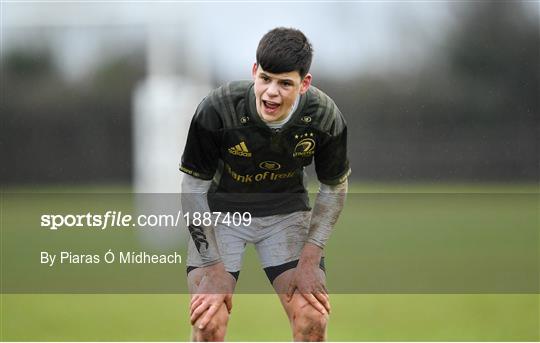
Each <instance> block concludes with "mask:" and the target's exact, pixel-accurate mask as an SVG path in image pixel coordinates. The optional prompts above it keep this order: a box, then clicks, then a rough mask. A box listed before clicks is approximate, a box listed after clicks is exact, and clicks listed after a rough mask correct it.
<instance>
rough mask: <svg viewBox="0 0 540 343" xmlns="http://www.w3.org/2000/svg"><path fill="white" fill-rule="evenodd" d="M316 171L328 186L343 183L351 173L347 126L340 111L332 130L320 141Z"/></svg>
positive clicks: (316, 153)
mask: <svg viewBox="0 0 540 343" xmlns="http://www.w3.org/2000/svg"><path fill="white" fill-rule="evenodd" d="M315 171H316V172H317V178H318V179H319V181H320V182H321V183H323V184H326V185H337V184H340V183H343V182H345V180H346V179H347V177H348V176H349V175H350V173H351V169H350V167H349V160H348V158H347V125H346V123H345V120H344V119H343V117H342V114H341V113H340V112H339V111H337V113H336V115H335V120H334V122H333V123H332V126H331V128H330V130H329V131H328V132H326V133H325V134H324V135H323V137H321V138H320V140H319V147H318V148H317V149H316V151H315Z"/></svg>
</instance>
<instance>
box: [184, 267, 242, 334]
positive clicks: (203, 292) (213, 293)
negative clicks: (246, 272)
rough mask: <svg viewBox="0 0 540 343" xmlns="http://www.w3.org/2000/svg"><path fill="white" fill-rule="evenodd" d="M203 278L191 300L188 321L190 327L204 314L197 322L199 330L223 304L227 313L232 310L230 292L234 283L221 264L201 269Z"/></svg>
mask: <svg viewBox="0 0 540 343" xmlns="http://www.w3.org/2000/svg"><path fill="white" fill-rule="evenodd" d="M202 268H203V269H204V271H205V274H204V276H203V277H202V278H201V281H200V283H199V285H198V287H197V294H195V295H194V296H193V298H192V299H191V305H190V321H191V325H194V324H195V322H196V321H197V320H198V319H199V318H200V317H201V315H202V314H203V313H205V312H206V313H205V315H204V317H203V318H202V319H201V321H200V322H199V329H201V330H202V329H204V328H205V326H206V325H207V324H208V323H209V322H210V320H211V319H212V317H213V316H214V315H215V314H216V313H217V311H218V310H219V308H220V307H221V305H222V304H223V303H225V305H226V306H227V311H229V313H231V310H232V292H233V288H232V287H233V286H234V281H232V280H231V278H232V276H231V275H230V274H229V273H228V272H227V271H226V270H225V267H224V266H223V263H218V264H215V265H212V266H208V267H202Z"/></svg>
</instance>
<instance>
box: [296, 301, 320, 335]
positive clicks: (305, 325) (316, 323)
mask: <svg viewBox="0 0 540 343" xmlns="http://www.w3.org/2000/svg"><path fill="white" fill-rule="evenodd" d="M327 324H328V314H322V313H321V312H319V311H318V310H317V309H316V308H315V307H313V306H312V305H310V304H306V305H305V306H303V307H300V308H298V309H297V310H296V311H294V313H293V318H292V325H293V334H294V339H295V340H296V341H309V342H313V341H317V342H320V341H324V340H325V339H326V326H327Z"/></svg>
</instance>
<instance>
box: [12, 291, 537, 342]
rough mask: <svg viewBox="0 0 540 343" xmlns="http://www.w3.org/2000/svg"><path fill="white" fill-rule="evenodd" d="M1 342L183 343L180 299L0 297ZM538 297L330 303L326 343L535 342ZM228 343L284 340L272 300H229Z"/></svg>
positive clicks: (363, 298) (347, 297)
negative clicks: (143, 342) (147, 342)
mask: <svg viewBox="0 0 540 343" xmlns="http://www.w3.org/2000/svg"><path fill="white" fill-rule="evenodd" d="M2 304H3V305H2V318H3V319H2V337H1V338H2V340H7V341H34V340H40V341H122V340H128V341H139V340H152V341H160V340H167V341H171V340H177V341H178V340H180V341H182V340H188V339H189V330H190V328H189V326H188V325H187V321H188V315H187V308H188V296H186V295H148V294H147V295H3V296H2ZM538 304H539V297H538V295H389V294H385V295H380V294H379V295H358V294H341V295H333V296H332V306H333V314H332V315H331V318H330V324H329V339H330V340H333V341H385V340H399V341H408V340H414V341H423V340H428V341H449V340H452V341H508V340H510V341H537V340H538V338H539V336H538ZM227 339H228V340H235V341H246V340H248V341H250V340H261V341H287V340H290V339H291V336H290V330H289V324H288V322H287V320H286V317H285V314H284V312H283V311H282V310H281V308H280V305H279V301H277V298H276V296H275V295H268V294H266V295H262V294H258V295H253V294H251V295H246V294H240V295H235V298H234V309H233V314H232V316H231V321H230V326H229V331H228V335H227Z"/></svg>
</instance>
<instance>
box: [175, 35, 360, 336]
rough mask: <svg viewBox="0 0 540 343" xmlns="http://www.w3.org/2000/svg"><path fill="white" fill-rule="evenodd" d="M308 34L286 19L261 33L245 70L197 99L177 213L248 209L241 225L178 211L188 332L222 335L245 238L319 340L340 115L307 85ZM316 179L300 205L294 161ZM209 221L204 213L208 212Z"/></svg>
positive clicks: (340, 168) (340, 177) (337, 199)
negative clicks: (184, 221) (245, 76)
mask: <svg viewBox="0 0 540 343" xmlns="http://www.w3.org/2000/svg"><path fill="white" fill-rule="evenodd" d="M312 54H313V50H312V46H311V44H310V42H309V41H308V39H307V38H306V37H305V36H304V34H303V33H302V32H301V31H299V30H296V29H289V28H276V29H273V30H271V31H270V32H268V33H267V34H266V35H264V36H263V38H262V39H261V41H260V43H259V46H258V48H257V54H256V63H255V64H254V65H253V68H252V76H253V81H236V82H230V83H228V84H227V85H224V86H222V87H220V88H218V89H215V90H214V91H212V92H211V93H210V94H209V95H208V96H207V97H206V98H205V99H203V101H202V102H201V103H200V105H199V106H198V108H197V110H196V112H195V115H194V117H193V120H192V122H191V126H190V128H189V134H188V139H187V143H186V147H185V150H184V154H183V155H182V161H181V165H180V169H181V170H182V171H183V172H184V173H185V175H184V178H183V181H182V208H183V211H184V213H192V214H194V213H199V214H204V213H209V212H212V211H216V212H222V213H234V212H240V213H245V212H249V213H250V214H251V216H252V217H253V218H252V220H251V221H250V223H249V225H247V224H246V225H239V226H236V225H231V224H230V223H224V222H219V221H217V222H212V223H211V224H210V225H205V224H204V223H202V224H201V223H198V224H201V225H195V221H193V222H192V223H189V222H188V227H189V231H190V233H191V238H192V239H190V241H189V248H188V260H187V265H188V267H187V271H188V285H189V289H190V292H191V294H192V298H191V299H192V300H191V309H190V313H191V324H192V325H193V330H192V339H193V340H196V341H221V340H223V339H224V338H225V332H226V329H227V322H228V319H229V314H230V312H231V308H232V293H233V291H234V288H235V285H236V281H237V280H238V277H239V273H240V269H241V264H242V256H243V253H244V249H245V247H246V244H247V243H253V244H254V245H255V248H256V249H257V252H258V255H259V257H260V260H261V264H262V267H263V268H264V271H265V272H266V275H267V276H268V279H269V280H270V282H271V283H272V286H273V287H274V289H275V291H276V293H277V294H278V296H279V298H280V300H281V303H282V305H283V307H284V309H285V311H286V313H287V316H288V318H289V321H290V323H291V328H292V333H293V338H294V339H295V340H297V341H322V340H325V338H326V326H327V321H328V314H329V313H330V302H329V297H328V291H327V289H326V286H325V273H324V257H323V248H324V246H325V244H326V242H327V241H328V238H329V236H330V233H331V230H332V228H333V226H334V224H335V223H336V221H337V219H338V217H339V214H340V212H341V210H342V208H343V204H344V201H345V196H346V192H347V177H348V176H349V174H350V169H349V163H348V160H347V156H346V152H347V127H346V124H345V121H344V119H343V116H342V114H341V113H340V111H339V109H338V108H337V106H336V105H335V103H334V101H332V99H331V98H330V97H328V96H327V95H326V94H324V93H323V92H322V91H320V90H319V89H317V88H315V87H314V86H311V81H312V75H311V74H310V73H309V68H310V65H311V60H312ZM313 160H314V161H315V170H316V173H317V178H318V179H319V181H320V182H321V184H320V188H319V192H318V195H317V197H316V200H315V205H314V207H313V210H311V211H310V207H309V203H308V196H307V191H306V188H305V186H304V168H305V167H306V166H307V165H309V164H311V163H312V161H313ZM207 224H208V223H207Z"/></svg>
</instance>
